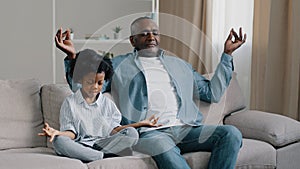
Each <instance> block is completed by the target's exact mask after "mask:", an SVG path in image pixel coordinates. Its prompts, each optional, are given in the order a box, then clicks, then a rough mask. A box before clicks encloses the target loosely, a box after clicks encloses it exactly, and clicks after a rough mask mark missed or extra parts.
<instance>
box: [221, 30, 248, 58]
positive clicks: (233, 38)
mask: <svg viewBox="0 0 300 169" xmlns="http://www.w3.org/2000/svg"><path fill="white" fill-rule="evenodd" d="M246 38H247V35H246V34H244V36H243V32H242V28H240V29H239V35H238V34H237V33H236V32H235V31H234V29H231V31H230V33H229V35H228V37H227V39H226V41H225V44H224V53H226V54H228V55H231V54H232V53H233V52H234V51H235V50H236V49H238V48H239V47H240V46H241V45H242V44H244V43H245V42H246Z"/></svg>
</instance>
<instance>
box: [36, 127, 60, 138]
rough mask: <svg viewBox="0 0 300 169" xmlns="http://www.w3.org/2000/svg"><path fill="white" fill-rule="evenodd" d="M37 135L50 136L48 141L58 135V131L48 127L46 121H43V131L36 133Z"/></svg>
mask: <svg viewBox="0 0 300 169" xmlns="http://www.w3.org/2000/svg"><path fill="white" fill-rule="evenodd" d="M38 135H39V136H47V137H50V142H52V141H53V139H54V137H55V136H57V135H59V131H58V130H55V129H54V128H52V127H50V126H49V124H48V123H45V126H44V128H43V133H38Z"/></svg>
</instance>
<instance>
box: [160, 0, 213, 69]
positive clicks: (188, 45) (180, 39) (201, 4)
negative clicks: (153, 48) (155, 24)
mask: <svg viewBox="0 0 300 169" xmlns="http://www.w3.org/2000/svg"><path fill="white" fill-rule="evenodd" d="M159 3H160V4H159V13H160V14H159V26H160V31H161V44H160V46H161V47H162V48H163V49H165V50H167V51H169V52H170V53H172V54H175V55H176V56H178V57H180V58H182V59H184V60H186V61H188V62H189V63H191V64H192V66H193V67H194V68H195V69H196V70H197V71H198V72H200V73H210V72H212V70H213V69H212V57H211V55H212V46H211V12H212V11H211V2H210V0H189V1H186V0H161V1H160V2H159Z"/></svg>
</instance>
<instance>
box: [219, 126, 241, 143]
mask: <svg viewBox="0 0 300 169" xmlns="http://www.w3.org/2000/svg"><path fill="white" fill-rule="evenodd" d="M223 130H224V132H225V133H226V135H225V139H226V140H227V141H228V142H230V143H231V144H232V145H233V146H234V145H236V146H239V147H241V146H242V133H241V132H240V131H239V130H238V129H237V128H236V127H234V126H231V125H224V126H223Z"/></svg>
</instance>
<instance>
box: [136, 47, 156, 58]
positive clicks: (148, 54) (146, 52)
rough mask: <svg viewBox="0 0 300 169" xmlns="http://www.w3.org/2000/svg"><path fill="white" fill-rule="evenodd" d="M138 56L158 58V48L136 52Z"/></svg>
mask: <svg viewBox="0 0 300 169" xmlns="http://www.w3.org/2000/svg"><path fill="white" fill-rule="evenodd" d="M138 55H139V56H141V57H157V56H158V48H157V47H155V48H146V49H141V50H139V51H138Z"/></svg>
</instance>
